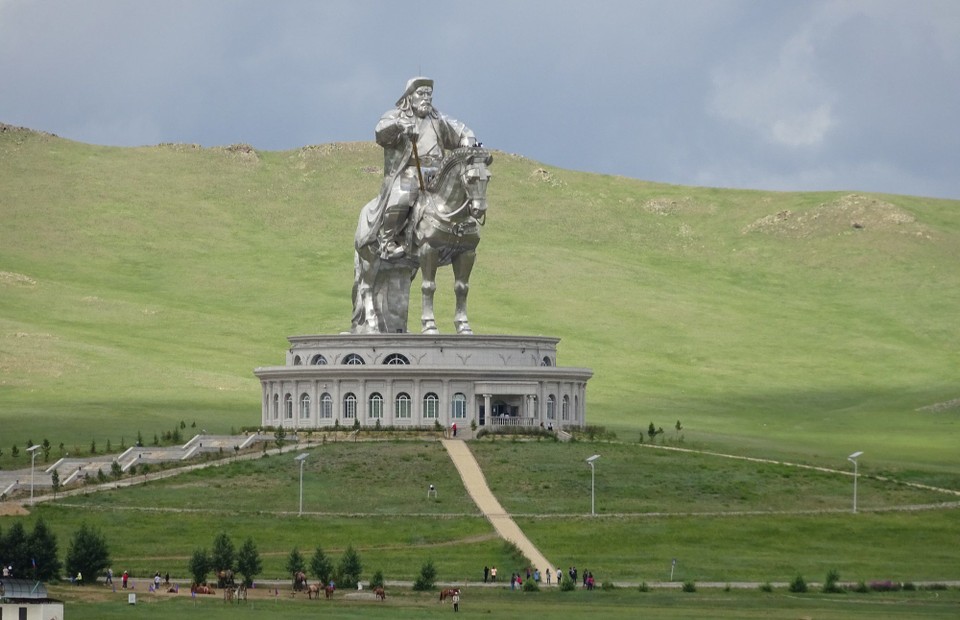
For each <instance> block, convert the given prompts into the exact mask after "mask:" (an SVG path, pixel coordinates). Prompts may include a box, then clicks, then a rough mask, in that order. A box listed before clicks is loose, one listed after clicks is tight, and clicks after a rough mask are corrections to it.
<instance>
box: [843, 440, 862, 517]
mask: <svg viewBox="0 0 960 620" xmlns="http://www.w3.org/2000/svg"><path fill="white" fill-rule="evenodd" d="M861 454H863V451H862V450H860V451H857V452H854V453H853V454H851V455H850V456H848V457H847V460H848V461H850V462H851V463H853V512H854V513H856V512H857V476H858V475H859V471H858V468H857V459H858V458H860V455H861Z"/></svg>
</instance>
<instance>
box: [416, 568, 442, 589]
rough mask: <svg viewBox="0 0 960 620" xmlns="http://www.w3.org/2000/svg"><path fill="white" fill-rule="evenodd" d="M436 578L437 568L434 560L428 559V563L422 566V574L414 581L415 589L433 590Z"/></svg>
mask: <svg viewBox="0 0 960 620" xmlns="http://www.w3.org/2000/svg"><path fill="white" fill-rule="evenodd" d="M436 580H437V569H436V567H434V565H433V560H427V563H426V564H424V565H423V566H421V567H420V575H419V576H418V577H417V579H416V580H415V581H414V582H413V589H414V590H416V591H418V592H424V591H426V590H433V585H434V583H435V582H436Z"/></svg>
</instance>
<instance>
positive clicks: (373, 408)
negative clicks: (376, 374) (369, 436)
mask: <svg viewBox="0 0 960 620" xmlns="http://www.w3.org/2000/svg"><path fill="white" fill-rule="evenodd" d="M367 409H368V411H367V416H368V417H369V418H370V419H371V420H379V419H380V418H382V417H383V396H380V394H378V393H377V392H374V393H373V394H371V395H370V398H369V400H368V401H367Z"/></svg>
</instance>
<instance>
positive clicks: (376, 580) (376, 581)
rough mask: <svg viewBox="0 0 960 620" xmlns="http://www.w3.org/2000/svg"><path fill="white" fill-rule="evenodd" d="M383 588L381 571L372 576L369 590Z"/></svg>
mask: <svg viewBox="0 0 960 620" xmlns="http://www.w3.org/2000/svg"><path fill="white" fill-rule="evenodd" d="M383 586H384V579H383V571H382V570H378V571H377V572H375V573H374V574H373V577H372V578H371V579H370V587H371V588H382V587H383Z"/></svg>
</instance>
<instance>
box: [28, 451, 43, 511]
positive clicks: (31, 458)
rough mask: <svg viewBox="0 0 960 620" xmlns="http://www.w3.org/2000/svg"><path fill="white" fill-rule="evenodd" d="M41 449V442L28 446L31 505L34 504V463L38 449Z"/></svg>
mask: <svg viewBox="0 0 960 620" xmlns="http://www.w3.org/2000/svg"><path fill="white" fill-rule="evenodd" d="M39 449H40V444H37V445H35V446H30V447H29V448H27V452H29V453H30V505H31V506H33V463H34V462H35V461H36V460H37V450H39Z"/></svg>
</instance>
